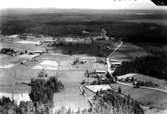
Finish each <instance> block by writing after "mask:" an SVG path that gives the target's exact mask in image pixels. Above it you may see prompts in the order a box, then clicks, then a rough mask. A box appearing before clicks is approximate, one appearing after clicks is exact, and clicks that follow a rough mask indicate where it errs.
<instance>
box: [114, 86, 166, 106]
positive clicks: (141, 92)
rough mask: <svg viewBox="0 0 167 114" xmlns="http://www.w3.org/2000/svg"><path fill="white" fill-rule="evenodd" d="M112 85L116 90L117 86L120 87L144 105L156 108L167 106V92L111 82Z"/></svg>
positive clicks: (123, 91)
mask: <svg viewBox="0 0 167 114" xmlns="http://www.w3.org/2000/svg"><path fill="white" fill-rule="evenodd" d="M112 87H113V88H115V89H116V90H117V89H118V87H121V88H122V93H124V94H126V95H130V96H131V97H132V98H134V99H135V100H137V101H138V102H140V103H141V104H143V105H145V106H148V107H152V108H158V109H166V107H167V93H164V92H159V91H155V90H149V89H143V88H134V87H129V86H125V85H121V84H112Z"/></svg>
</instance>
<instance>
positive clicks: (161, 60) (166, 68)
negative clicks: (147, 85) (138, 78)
mask: <svg viewBox="0 0 167 114" xmlns="http://www.w3.org/2000/svg"><path fill="white" fill-rule="evenodd" d="M166 58H167V57H166V56H165V55H160V56H159V55H148V56H143V57H136V59H135V60H133V61H126V62H122V64H121V65H120V66H118V67H117V68H116V69H115V71H114V73H113V75H114V76H119V75H124V74H127V73H140V74H144V75H149V76H151V77H155V78H159V79H165V80H167V77H166V75H167V60H166Z"/></svg>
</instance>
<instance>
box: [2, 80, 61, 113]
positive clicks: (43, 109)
mask: <svg viewBox="0 0 167 114" xmlns="http://www.w3.org/2000/svg"><path fill="white" fill-rule="evenodd" d="M29 85H30V86H31V93H30V98H31V100H32V101H27V102H24V101H22V102H20V104H19V105H17V104H16V103H15V102H14V101H11V100H10V99H9V98H6V97H3V98H2V99H0V114H51V112H52V108H53V95H54V93H56V92H59V91H60V90H62V89H63V88H64V86H63V84H62V83H61V82H60V81H58V80H57V78H55V77H51V78H49V79H46V80H45V79H32V80H31V83H30V84H29Z"/></svg>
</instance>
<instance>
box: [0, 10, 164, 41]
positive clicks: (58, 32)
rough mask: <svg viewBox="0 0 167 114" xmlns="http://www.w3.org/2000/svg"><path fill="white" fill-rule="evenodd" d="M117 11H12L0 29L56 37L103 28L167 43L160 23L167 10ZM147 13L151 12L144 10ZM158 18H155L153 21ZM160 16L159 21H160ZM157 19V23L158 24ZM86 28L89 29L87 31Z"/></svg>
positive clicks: (121, 35) (124, 36) (95, 32)
mask: <svg viewBox="0 0 167 114" xmlns="http://www.w3.org/2000/svg"><path fill="white" fill-rule="evenodd" d="M114 12H116V11H110V12H107V13H105V12H103V13H92V14H89V13H90V12H84V13H80V12H75V13H74V12H70V11H69V12H63V13H40V14H31V13H30V14H11V15H10V13H9V14H8V15H5V16H2V17H1V18H0V21H1V26H0V30H1V32H2V34H4V35H12V34H22V33H33V34H44V35H51V36H55V37H59V36H60V37H62V36H76V37H77V36H82V37H86V36H96V35H98V34H99V33H100V31H101V29H105V30H106V31H107V35H108V36H109V37H111V36H114V37H116V38H121V39H123V40H125V41H131V42H155V43H157V42H159V43H167V40H166V36H167V34H166V32H165V31H167V26H166V25H162V24H161V25H160V24H157V23H158V22H159V20H161V19H162V20H165V18H166V17H167V16H166V14H165V13H162V12H158V13H157V12H155V11H153V12H154V13H155V14H149V15H136V12H139V13H140V12H141V11H133V12H131V11H117V13H114ZM142 12H144V13H147V11H142ZM136 19H146V20H148V19H149V20H150V22H152V23H147V22H141V23H140V22H139V23H137V21H136V23H134V22H130V21H128V22H126V20H136ZM153 19H155V21H153ZM156 19H157V20H156ZM156 21H157V23H156ZM83 31H86V32H83Z"/></svg>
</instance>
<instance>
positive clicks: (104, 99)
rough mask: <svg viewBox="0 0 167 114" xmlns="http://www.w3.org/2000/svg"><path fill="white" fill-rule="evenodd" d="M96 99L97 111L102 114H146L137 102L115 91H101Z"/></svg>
mask: <svg viewBox="0 0 167 114" xmlns="http://www.w3.org/2000/svg"><path fill="white" fill-rule="evenodd" d="M95 99H97V103H96V109H97V110H98V111H99V110H100V111H101V112H102V114H144V111H143V109H142V108H141V107H140V104H139V103H138V102H137V101H135V100H133V99H132V98H130V96H127V95H124V94H122V93H117V92H114V90H101V91H99V92H97V93H96V96H95Z"/></svg>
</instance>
